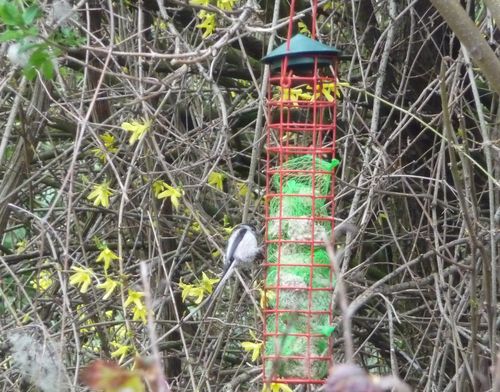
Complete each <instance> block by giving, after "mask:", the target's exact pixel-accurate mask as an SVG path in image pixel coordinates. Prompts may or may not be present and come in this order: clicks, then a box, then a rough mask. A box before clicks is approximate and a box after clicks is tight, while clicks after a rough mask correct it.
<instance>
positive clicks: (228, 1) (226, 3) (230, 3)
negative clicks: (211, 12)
mask: <svg viewBox="0 0 500 392" xmlns="http://www.w3.org/2000/svg"><path fill="white" fill-rule="evenodd" d="M234 3H236V0H217V7H219V8H220V9H221V10H223V11H231V10H232V9H233V7H234Z"/></svg>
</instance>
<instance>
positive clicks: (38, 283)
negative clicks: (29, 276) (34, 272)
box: [30, 269, 54, 292]
mask: <svg viewBox="0 0 500 392" xmlns="http://www.w3.org/2000/svg"><path fill="white" fill-rule="evenodd" d="M51 275H52V274H51V273H50V272H49V271H47V270H45V269H44V270H42V271H40V273H39V274H38V276H37V278H36V279H33V280H31V281H30V283H31V287H33V288H34V289H35V290H36V291H39V292H43V291H46V290H47V289H48V288H49V287H50V286H52V283H54V281H53V280H52V278H51Z"/></svg>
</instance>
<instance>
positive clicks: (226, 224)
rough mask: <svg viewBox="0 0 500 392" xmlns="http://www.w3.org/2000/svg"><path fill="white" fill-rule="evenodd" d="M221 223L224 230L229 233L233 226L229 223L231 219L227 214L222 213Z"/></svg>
mask: <svg viewBox="0 0 500 392" xmlns="http://www.w3.org/2000/svg"><path fill="white" fill-rule="evenodd" d="M222 223H223V225H224V231H225V232H226V233H227V234H228V235H229V234H231V233H232V232H233V229H234V227H233V226H232V225H231V220H230V219H229V216H227V215H224V220H223V222H222Z"/></svg>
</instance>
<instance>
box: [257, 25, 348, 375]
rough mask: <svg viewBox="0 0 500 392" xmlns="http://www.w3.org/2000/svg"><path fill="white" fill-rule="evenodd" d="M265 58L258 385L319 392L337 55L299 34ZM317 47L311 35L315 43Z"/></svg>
mask: <svg viewBox="0 0 500 392" xmlns="http://www.w3.org/2000/svg"><path fill="white" fill-rule="evenodd" d="M290 35H291V34H290V30H289V39H287V41H286V43H284V44H283V45H281V46H279V47H278V48H276V49H275V50H274V51H272V52H271V53H269V54H268V55H267V56H266V57H264V58H263V62H264V63H266V64H269V65H270V67H271V76H270V78H269V85H268V95H267V103H266V105H267V114H268V117H267V120H268V122H267V129H266V132H267V136H266V137H267V140H266V151H267V162H266V204H265V206H266V207H265V216H266V234H265V242H266V260H265V263H264V267H265V268H264V271H265V278H264V295H265V299H266V301H265V302H266V307H265V309H264V316H265V317H264V333H263V336H264V350H263V379H264V383H266V384H268V383H289V384H320V383H323V382H324V379H325V378H326V376H327V372H328V368H329V365H330V364H331V359H332V341H331V334H332V332H333V329H334V326H333V309H332V308H333V306H332V292H333V288H334V271H333V269H332V265H331V261H330V259H329V257H328V254H327V251H326V247H325V241H326V240H327V239H328V240H329V239H331V236H332V233H333V229H334V219H333V216H334V206H335V203H334V179H335V176H334V168H335V167H336V166H337V165H338V161H337V160H336V159H335V129H336V128H335V117H336V98H337V94H338V91H337V63H338V55H339V51H338V50H337V49H336V48H334V47H331V46H327V45H324V44H322V43H321V42H319V41H317V40H314V39H312V38H309V37H307V36H305V35H302V34H297V35H295V36H294V37H291V38H290ZM313 37H314V34H313Z"/></svg>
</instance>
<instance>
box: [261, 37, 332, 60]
mask: <svg viewBox="0 0 500 392" xmlns="http://www.w3.org/2000/svg"><path fill="white" fill-rule="evenodd" d="M339 53H340V51H339V50H338V49H337V48H335V47H334V46H328V45H325V44H322V43H321V42H319V41H316V40H313V39H311V38H309V37H306V36H305V35H303V34H297V35H295V36H293V37H292V39H291V40H290V49H289V50H288V51H287V50H286V42H285V43H284V44H283V45H280V46H278V47H277V48H276V49H274V50H273V51H272V52H271V53H269V54H268V55H267V56H265V57H264V58H262V61H263V62H264V63H266V64H270V63H276V62H277V61H280V60H281V59H282V58H283V57H285V56H289V57H303V58H306V57H309V56H308V55H324V56H332V55H338V54H339Z"/></svg>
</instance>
